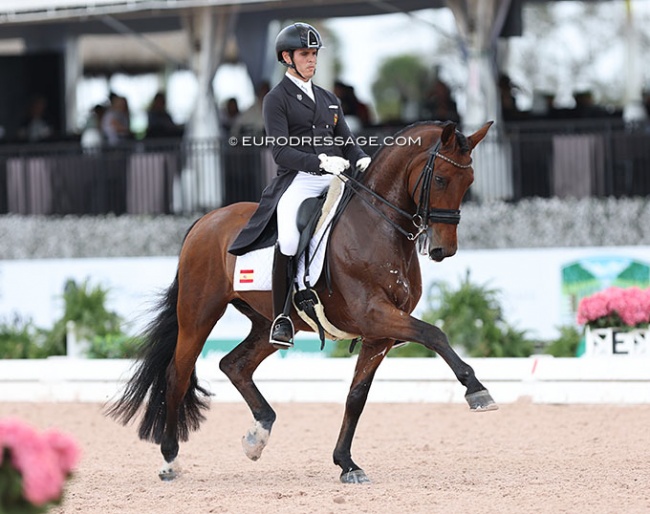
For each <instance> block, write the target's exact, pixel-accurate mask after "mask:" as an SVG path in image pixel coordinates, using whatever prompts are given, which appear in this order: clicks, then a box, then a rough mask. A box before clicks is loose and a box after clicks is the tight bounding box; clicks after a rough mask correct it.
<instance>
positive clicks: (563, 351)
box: [544, 325, 583, 357]
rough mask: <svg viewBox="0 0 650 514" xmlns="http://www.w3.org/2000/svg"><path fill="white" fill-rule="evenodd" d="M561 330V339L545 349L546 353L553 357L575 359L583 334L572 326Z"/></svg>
mask: <svg viewBox="0 0 650 514" xmlns="http://www.w3.org/2000/svg"><path fill="white" fill-rule="evenodd" d="M559 330H560V335H559V337H558V338H557V339H554V340H553V341H551V342H550V343H549V344H548V345H547V346H546V348H544V353H545V354H548V355H552V356H553V357H575V356H576V355H577V353H578V346H579V345H580V341H581V340H582V337H583V336H582V332H581V331H580V330H578V329H577V328H576V327H574V326H572V325H565V326H562V327H560V328H559Z"/></svg>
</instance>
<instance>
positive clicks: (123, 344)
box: [88, 334, 140, 359]
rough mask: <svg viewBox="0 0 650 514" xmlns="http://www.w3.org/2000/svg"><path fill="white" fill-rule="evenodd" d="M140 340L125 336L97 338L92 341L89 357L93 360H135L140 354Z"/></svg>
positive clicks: (111, 335) (110, 335) (109, 335)
mask: <svg viewBox="0 0 650 514" xmlns="http://www.w3.org/2000/svg"><path fill="white" fill-rule="evenodd" d="M139 344H140V340H139V339H138V338H135V337H130V336H126V335H123V334H108V335H106V336H103V337H100V336H95V337H94V338H93V339H92V341H90V346H89V348H88V357H90V358H91V359H133V358H135V357H136V356H137V354H138V347H139Z"/></svg>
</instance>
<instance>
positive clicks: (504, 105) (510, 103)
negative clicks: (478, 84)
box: [498, 73, 524, 121]
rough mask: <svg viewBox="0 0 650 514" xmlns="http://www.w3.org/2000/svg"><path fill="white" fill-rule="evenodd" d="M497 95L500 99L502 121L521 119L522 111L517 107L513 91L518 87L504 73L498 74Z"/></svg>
mask: <svg viewBox="0 0 650 514" xmlns="http://www.w3.org/2000/svg"><path fill="white" fill-rule="evenodd" d="M498 85H499V96H500V99H501V116H502V117H503V119H504V121H514V120H521V119H522V118H523V117H524V116H523V113H522V112H521V111H520V110H519V109H517V102H516V100H515V95H514V91H516V90H518V89H519V88H518V87H517V86H516V85H515V84H514V83H513V82H512V80H510V77H509V76H508V75H506V74H505V73H502V74H500V75H499V82H498Z"/></svg>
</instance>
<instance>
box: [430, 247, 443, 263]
mask: <svg viewBox="0 0 650 514" xmlns="http://www.w3.org/2000/svg"><path fill="white" fill-rule="evenodd" d="M429 258H430V259H432V260H434V261H436V262H439V261H441V260H442V259H444V258H445V252H444V251H443V250H442V248H432V249H431V250H429Z"/></svg>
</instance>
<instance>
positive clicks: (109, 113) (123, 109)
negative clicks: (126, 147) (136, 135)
mask: <svg viewBox="0 0 650 514" xmlns="http://www.w3.org/2000/svg"><path fill="white" fill-rule="evenodd" d="M130 125H131V117H130V116H129V105H128V103H127V101H126V98H124V97H123V96H120V95H116V94H112V95H111V105H110V107H109V108H108V109H107V110H106V112H105V113H104V116H103V117H102V121H101V128H102V134H103V135H104V137H105V138H106V141H107V143H108V144H109V145H111V146H114V145H116V144H118V143H120V142H121V141H126V140H129V139H132V138H133V133H132V132H131V127H130Z"/></svg>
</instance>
